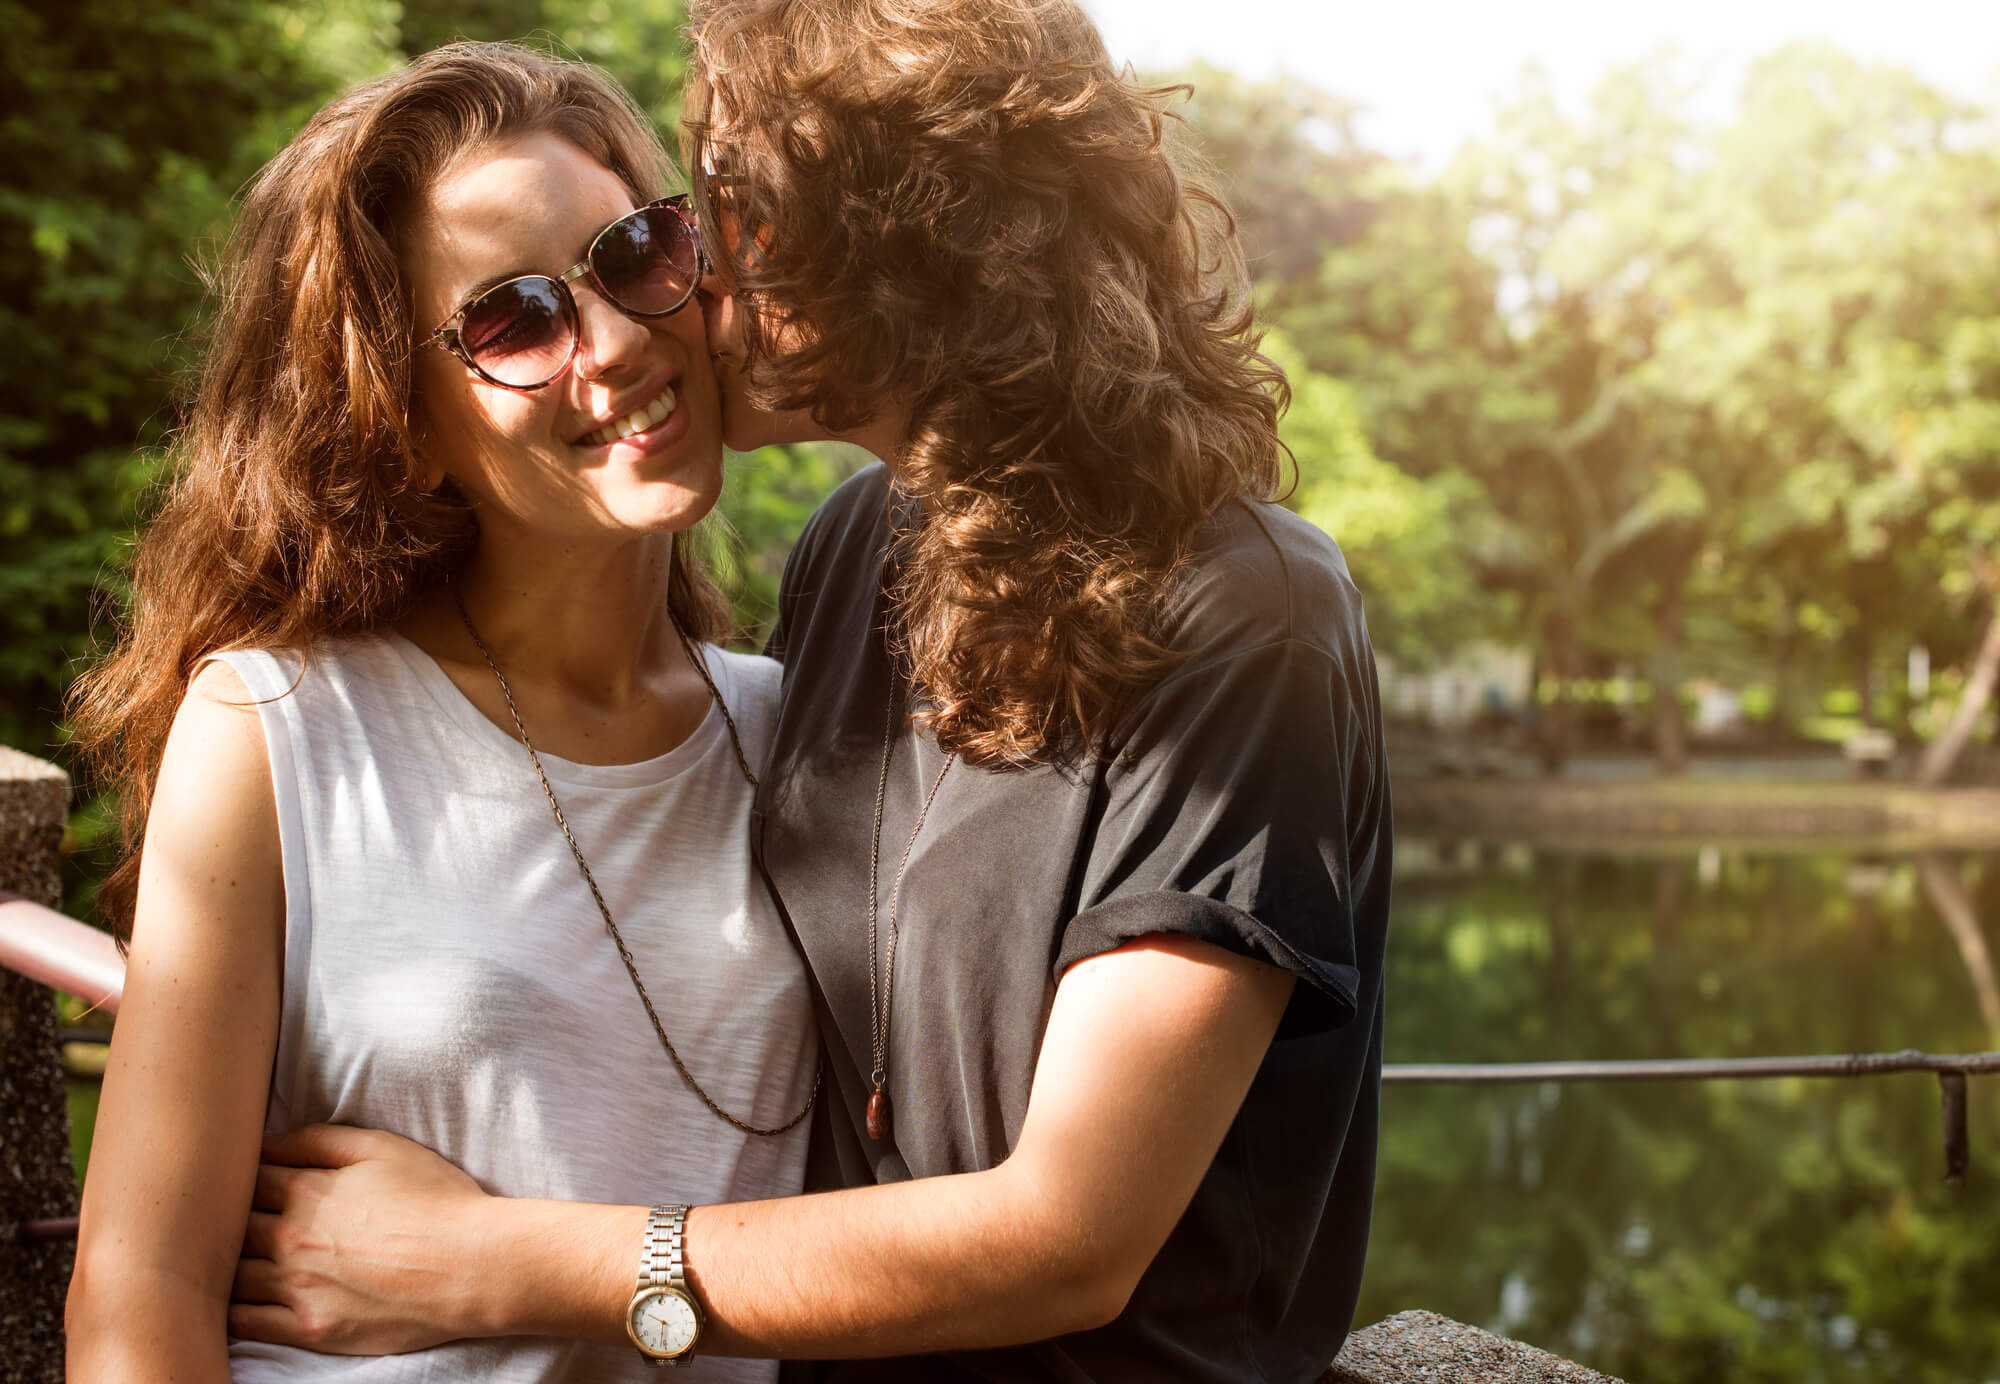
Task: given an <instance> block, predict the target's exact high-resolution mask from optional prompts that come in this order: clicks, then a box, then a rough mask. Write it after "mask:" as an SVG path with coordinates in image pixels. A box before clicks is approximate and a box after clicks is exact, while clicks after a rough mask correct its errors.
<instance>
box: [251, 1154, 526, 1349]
mask: <svg viewBox="0 0 2000 1384" xmlns="http://www.w3.org/2000/svg"><path fill="white" fill-rule="evenodd" d="M495 1200H496V1199H495V1198H493V1197H491V1196H489V1195H488V1194H487V1193H486V1192H485V1191H484V1190H482V1189H481V1188H480V1186H479V1184H478V1183H476V1182H474V1181H473V1180H472V1178H471V1177H469V1176H467V1175H466V1174H465V1173H464V1172H462V1171H460V1170H459V1169H458V1168H456V1167H453V1166H452V1165H451V1164H450V1163H448V1162H446V1161H445V1160H444V1159H443V1158H440V1157H439V1156H438V1155H437V1154H435V1153H433V1152H431V1151H430V1150H429V1149H427V1148H425V1147H423V1145H421V1144H415V1143H412V1142H410V1141H409V1140H408V1139H403V1138H400V1137H398V1136H396V1135H394V1134H384V1133H381V1132H379V1131H376V1130H367V1129H347V1128H342V1127H340V1126H336V1125H308V1126H306V1127H305V1128H303V1129H300V1130H296V1131H294V1132H293V1133H291V1134H288V1135H284V1136H282V1137H280V1138H276V1139H272V1140H269V1141H267V1142H266V1143H265V1146H264V1162H263V1163H262V1165H260V1166H259V1167H258V1169H257V1192H256V1200H255V1203H254V1209H253V1210H252V1213H251V1216H250V1224H249V1228H248V1231H247V1232H246V1234H245V1236H244V1240H243V1258H242V1261H241V1262H240V1263H239V1264H238V1266H237V1271H236V1281H235V1285H234V1287H233V1288H232V1290H231V1293H230V1298H231V1301H230V1304H229V1330H230V1333H231V1334H232V1335H236V1336H244V1337H248V1338H250V1339H251V1340H257V1341H269V1342H273V1343H275V1344H279V1345H289V1346H300V1347H303V1348H305V1349H308V1350H316V1351H320V1352H322V1353H326V1354H333V1355H394V1354H399V1353H401V1352H404V1351H412V1350H424V1349H427V1348H429V1347H431V1346H435V1345H439V1344H441V1343H443V1342H445V1341H450V1340H456V1339H458V1338H459V1337H462V1336H471V1335H481V1334H485V1331H486V1325H487V1324H486V1323H485V1322H484V1321H483V1320H482V1319H481V1313H480V1307H481V1303H480V1294H479V1292H478V1285H479V1284H480V1282H481V1281H482V1277H483V1276H482V1275H481V1273H480V1272H479V1267H480V1260H481V1249H480V1245H479V1239H480V1235H479V1231H480V1227H481V1224H482V1221H483V1220H484V1219H485V1215H484V1213H485V1209H486V1208H487V1207H489V1206H490V1205H491V1204H492V1203H493V1202H494V1201H495Z"/></svg>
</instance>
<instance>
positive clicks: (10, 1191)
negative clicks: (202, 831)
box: [0, 745, 76, 1384]
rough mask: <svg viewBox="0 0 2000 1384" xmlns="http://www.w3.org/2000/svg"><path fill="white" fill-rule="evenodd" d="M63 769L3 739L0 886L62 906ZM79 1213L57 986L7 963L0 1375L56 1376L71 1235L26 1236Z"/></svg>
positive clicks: (0, 1110)
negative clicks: (30, 1225)
mask: <svg viewBox="0 0 2000 1384" xmlns="http://www.w3.org/2000/svg"><path fill="white" fill-rule="evenodd" d="M68 810H69V780H68V778H66V777H65V776H64V774H63V772H62V770H60V769H58V768H56V767H55V766H54V765H52V764H45V763H43V762H42V761H41V760H39V759H31V758H29V757H28V756H27V755H24V754H22V753H20V752H19V751H17V750H10V749H8V748H6V747H5V746H4V745H0V889H5V890H8V891H10V892H12V893H15V894H19V895H20V896H21V897H23V898H26V899H33V900H34V901H35V902H37V903H42V904H47V905H48V906H49V907H51V908H54V907H58V906H60V905H61V903H62V882H61V878H60V876H59V875H58V874H57V868H56V862H57V848H58V846H59V844H60V842H61V841H62V831H63V819H64V817H65V815H66V814H67V813H68ZM75 1214H76V1176H75V1173H74V1171H73V1169H72V1167H71V1163H70V1152H69V1107H68V1106H67V1104H66V1103H65V1102H64V1099H63V1081H62V1065H61V1058H60V1056H59V1054H58V1051H57V1048H56V1014H55V1001H54V996H53V995H52V994H51V993H50V992H49V991H48V990H46V989H44V988H43V987H41V986H40V985H37V984H35V983H34V982H33V981H31V980H26V979H24V978H22V977H20V976H17V975H15V974H13V973H12V972H11V971H5V970H0V1384H59V1382H60V1381H61V1379H62V1372H63V1371H62V1314H63V1296H64V1294H65V1293H66V1292H67V1291H68V1288H69V1271H70V1263H71V1258H72V1255H73V1253H74V1246H73V1245H72V1244H71V1243H70V1242H68V1241H66V1240H65V1241H47V1242H42V1243H38V1244H24V1243H22V1242H20V1240H19V1239H18V1236H17V1228H18V1226H19V1225H20V1223H21V1222H22V1221H24V1220H39V1219H42V1218H45V1217H54V1216H74V1215H75Z"/></svg>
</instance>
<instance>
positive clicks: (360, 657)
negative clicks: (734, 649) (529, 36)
mask: <svg viewBox="0 0 2000 1384" xmlns="http://www.w3.org/2000/svg"><path fill="white" fill-rule="evenodd" d="M665 173H666V159H665V156H664V151H663V150H662V149H661V148H660V147H659V141H658V138H657V136H656V135H655V134H654V133H653V132H652V131H651V129H650V128H649V127H648V125H647V124H646V122H645V121H644V119H643V117H641V116H640V115H639V113H638V112H637V110H636V109H635V108H634V106H633V105H632V103H631V101H630V99H629V98H628V97H626V96H625V94H624V93H623V92H622V91H620V90H619V89H618V88H617V87H616V85H615V84H613V83H612V82H611V81H610V80H609V79H608V78H606V77H605V76H604V75H603V74H601V73H599V72H596V71H594V70H593V69H590V68H588V67H585V66H583V65H581V64H577V63H568V62H559V61H556V60H554V59H551V58H549V57H547V56H545V55H541V54H537V53H534V52H531V51H528V50H526V49H521V48H516V47H511V46H507V45H455V46H453V47H450V48H446V49H443V50H440V51H439V52H436V53H433V54H430V55H428V56H427V57H425V58H423V59H421V60H419V61H418V62H416V63H413V64H411V65H410V66H408V67H406V68H404V69H402V70H401V71H398V72H396V73H393V74H391V75H389V76H387V77H384V78H382V79H381V80H379V81H376V82H373V83H370V84H368V85H366V86H363V87H361V88H358V89H356V90H354V91H352V92H349V93H348V94H347V95H345V96H343V97H341V98H339V99H338V100H336V101H334V102H333V103H331V104H330V105H328V106H327V107H326V108H325V109H324V110H322V111H320V112H319V114H318V115H317V116H315V117H314V118H313V120H312V121H311V122H310V123H309V124H308V125H307V126H306V128H305V129H304V130H303V131H302V132H301V133H300V134H299V135H298V137H297V138H296V139H294V140H293V141H292V142H291V143H290V144H289V145H287V146H286V148H285V149H284V150H283V151H282V152H281V153H280V154H279V155H278V156H277V157H276V158H275V159H273V160H272V161H271V163H270V164H269V165H268V166H267V167H266V168H265V169H264V171H263V172H262V173H261V174H260V176H259V177H258V179H257V181H256V183H255V184H254V185H253V186H252V188H251V189H250V191H249V193H248V195H247V196H246V198H245V201H244V206H243V209H242V212H241V214H240V216H239V218H238V221H237V226H236V229H235V232H234V236H233V239H232V242H231V246H230V249H229V252H228V254H227V255H226V257H225V263H224V265H223V266H222V272H221V275H220V284H221V288H222V304H221V308H222V310H221V312H220V314H219V320H218V324H217V328H216V331H215V333H214V339H213V342H212V344H211V348H210V351H209V355H208V358H207V360H206V362H205V364H204V369H203V372H202V378H201V390H200V394H199V397H198V399H197V400H196V403H195V406H194V409H193V412H192V415H191V417H190V419H189V425H188V427H187V429H186V430H185V432H184V434H183V436H182V438H181V439H180V447H179V454H178V456H177V458H176V461H177V465H176V467H175V471H174V481H173V486H172V489H171V490H170V492H169V493H168V495H167V497H166V500H165V503H164V505H163V507H162V509H161V511H160V513H159V514H158V516H157V517H156V518H155V519H154V521H153V522H152V523H151V525H149V527H148V529H147V531H146V533H145V535H144V537H143V538H142V540H141V543H140V546H139V551H138V556H137V561H136V563H135V565H134V570H133V574H132V587H133V594H134V599H133V618H132V621H131V624H130V627H129V629H128V630H126V631H125V633H124V635H123V637H122V638H121V640H120V641H119V644H118V647H117V648H116V649H115V650H114V651H113V652H112V654H111V656H110V657H109V658H108V659H107V660H106V661H105V662H104V663H103V664H101V665H100V666H99V667H98V668H97V669H95V670H94V671H93V672H92V673H91V675H90V676H89V677H87V678H86V679H85V681H84V683H83V689H82V700H81V703H80V706H79V715H78V723H79V727H80V729H81V731H82V734H83V737H84V739H85V741H86V743H87V744H88V745H90V746H91V747H92V748H93V749H95V750H96V751H97V752H98V754H99V756H100V762H101V763H102V764H103V766H104V767H105V769H106V770H107V771H108V772H109V773H110V774H112V775H113V776H115V778H116V779H117V780H118V781H119V782H120V786H121V787H122V788H123V790H124V792H123V797H124V800H125V802H126V803H127V804H128V805H130V806H131V807H132V808H134V809H135V812H134V816H135V819H137V820H135V826H136V825H138V824H139V823H140V822H143V826H144V835H143V847H142V849H141V850H139V851H135V852H133V853H132V854H131V855H130V857H129V859H128V860H127V861H126V863H125V865H124V867H123V868H122V869H121V870H120V871H119V873H118V874H117V875H116V876H115V877H114V879H113V880H112V881H111V884H110V886H109V887H108V893H109V896H110V900H111V901H113V911H114V912H116V911H124V912H126V913H127V915H128V916H129V917H130V919H131V929H130V952H129V965H128V969H127V973H126V986H125V994H124V1000H123V1005H122V1011H121V1013H120V1015H119V1020H118V1035H117V1039H116V1041H115V1042H114V1043H113V1044H112V1046H111V1056H110V1067H109V1070H108V1071H107V1073H106V1075H105V1082H104V1095H103V1103H102V1107H101V1110H100V1113H99V1117H98V1124H97V1133H96V1138H95V1141H94V1146H93V1149H92V1158H91V1165H90V1177H89V1181H88V1185H87V1187H86V1189H85V1192H84V1198H83V1218H82V1229H81V1236H80V1240H79V1244H78V1247H77V1260H76V1271H75V1274H74V1277H73V1278H72V1280H71V1285H70V1294H69V1364H68V1377H69V1379H70V1380H71V1381H72V1382H73V1384H84V1381H98V1380H104V1381H120V1382H121V1384H124V1382H125V1381H132V1380H177V1381H182V1382H183V1384H188V1382H189V1381H203V1380H209V1381H212V1380H227V1379H234V1380H238V1381H250V1380H325V1379H336V1378H337V1379H341V1380H345V1381H350V1382H351V1384H361V1382H362V1381H370V1382H371V1384H389V1382H390V1381H397V1382H403V1384H415V1381H419V1380H428V1381H444V1380H479V1381H502V1382H503V1384H556V1381H564V1380H575V1381H586V1380H588V1381H593V1382H595V1381H605V1380H614V1379H621V1378H639V1377H643V1376H644V1375H645V1374H646V1373H647V1368H646V1366H645V1365H644V1363H643V1362H641V1361H640V1360H638V1359H637V1358H636V1357H634V1356H633V1355H632V1353H631V1352H630V1351H629V1350H618V1351H612V1350H609V1349H607V1348H605V1347H602V1346H598V1345H593V1344H590V1343H587V1342H579V1341H557V1340H539V1341H534V1340H523V1339H511V1340H493V1341H462V1342H456V1343H453V1344H450V1345H442V1346H440V1347H439V1348H438V1349H435V1350H427V1351H424V1352H422V1353H420V1354H415V1355H402V1356H395V1357H390V1358H384V1359H377V1360H352V1359H339V1358H335V1357H332V1356H328V1355H323V1354H316V1353H313V1352H311V1351H310V1350H301V1349H297V1348H294V1347H290V1346H285V1345H282V1344H274V1343H261V1342H255V1341H247V1340H236V1341H229V1340H227V1339H226V1337H225V1319H226V1310H227V1303H228V1300H229V1295H230V1287H231V1280H232V1278H233V1276H234V1274H235V1272H236V1263H237V1257H238V1254H239V1253H240V1250H241V1247H242V1245H243V1242H244V1234H245V1226H246V1223H248V1222H249V1221H250V1220H251V1201H252V1193H253V1189H254V1185H255V1179H256V1176H257V1164H258V1149H259V1143H260V1139H261V1137H262V1136H263V1135H265V1134H266V1133H274V1134H275V1133H280V1132H283V1131H286V1130H290V1129H293V1128H295V1127H297V1126H298V1125H300V1124H303V1123H306V1122H309V1121H337V1122H341V1123H346V1124H367V1125H374V1126H378V1127H383V1128H387V1129H393V1130H395V1131H397V1132H398V1133H400V1134H404V1135H407V1136H409V1137H411V1138H415V1139H422V1140H424V1141H425V1142H426V1143H428V1144H431V1145H434V1146H435V1147H437V1148H438V1149H440V1150H442V1151H443V1152H444V1153H446V1154H447V1155H448V1156H449V1157H451V1158H452V1159H453V1161H454V1162H456V1163H457V1164H459V1165H460V1166H462V1167H464V1168H465V1169H466V1170H467V1171H468V1172H469V1173H470V1174H471V1175H473V1176H475V1177H477V1178H478V1179H479V1182H480V1185H482V1186H484V1187H486V1188H487V1189H489V1190H491V1191H494V1192H501V1193H507V1194H511V1195H514V1196H539V1197H571V1198H578V1199H587V1200H596V1201H617V1200H625V1199H630V1198H633V1197H646V1196H660V1195H671V1196H678V1197H681V1198H683V1199H694V1200H713V1201H730V1200H739V1199H744V1198H748V1197H758V1196H765V1197H769V1196H780V1195H785V1194H789V1193H794V1192H796V1191H797V1190H798V1189H799V1186H800V1183H801V1180H802V1178H803V1174H804V1169H805V1161H806V1144H807V1137H808V1130H807V1126H806V1125H805V1124H804V1122H803V1119H802V1116H803V1113H804V1111H805V1108H806V1107H807V1105H808V1104H809V1103H810V1101H811V1098H812V1093H813V1092H814V1091H815V1090H816V1086H815V1082H814V1067H815V1062H816V1047H817V1045H816V1043H815V1041H814V1035H813V1031H812V1029H813V1020H812V1010H811V1004H810V1000H809V997H808V988H807V980H806V976H805V971H804V967H803V966H802V965H801V964H800V960H799V957H798V954H797V952H796V951H795V950H794V948H793V947H792V946H791V944H790V941H789V939H788V938H787V936H786V932H785V928H784V925H783V923H782V922H781V920H780V918H779V916H778V913H777V911H776V908H775V907H774V905H773V904H772V902H771V900H770V898H769V895H768V893H767V892H766V890H765V889H764V888H763V886H762V884H761V882H760V881H759V879H758V876H757V872H756V869H755V867H754V865H753V864H752V861H751V858H750V851H749V848H748V840H747V827H748V821H749V814H750V808H751V794H752V790H753V783H752V778H753V776H754V774H755V773H756V771H757V768H758V767H759V766H761V763H762V761H763V759H764V756H765V753H766V750H767V747H768V745H769V743H770V737H771V733H772V729H773V724H774V716H775V712H776V708H777V693H778V669H777V666H776V665H775V664H773V663H771V662H769V661H768V660H765V659H760V658H751V657H747V656H744V655H740V654H733V653H726V652H724V651H722V650H721V649H718V648H716V647H714V646H713V644H710V643H707V642H706V641H708V640H711V639H715V638H718V637H720V636H721V635H722V634H723V633H724V631H725V630H726V629H727V627H728V611H727V606H726V605H725V604H724V603H723V601H722V600H721V598H720V593H719V592H718V591H717V590H716V588H715V586H714V584H713V583H712V582H711V581H710V580H709V579H708V577H707V575H706V574H705V573H704V571H703V570H702V567H701V565H700V564H699V562H697V561H696V560H695V559H694V558H693V556H692V555H691V552H690V548H689V545H688V544H687V543H686V542H685V541H684V540H685V538H686V536H687V535H688V533H689V531H690V530H691V529H692V528H693V526H694V525H695V524H696V523H697V522H698V521H700V519H701V518H702V517H703V516H704V515H705V514H707V513H708V511H709V510H710V508H711V507H712V506H713V505H714V504H715V501H716V497H717V495H718V494H719V492H720V489H721V484H722V445H721V437H720V433H721V408H720V399H719V397H718V394H717V391H716V387H715V376H714V371H713V367H712V364H711V362H710V358H709V353H708V344H707V337H706V334H705V333H704V331H703V327H702V320H701V314H700V312H699V311H698V310H697V309H696V308H695V307H694V306H693V304H694V293H695V289H696V286H697V284H698V282H699V279H700V273H699V268H700V254H699V245H700V238H699V232H698V230H697V229H696V227H695V226H694V224H693V218H692V216H691V214H690V213H689V212H688V211H687V209H686V207H685V205H684V204H683V203H682V202H681V201H680V200H679V199H676V198H667V197H663V196H662V195H661V194H662V193H663V191H664V187H663V185H662V184H663V181H664V175H665ZM558 803H560V810H558ZM134 835H135V838H136V836H137V833H136V832H135V833H134ZM135 894H136V904H135V906H134V907H132V908H126V909H123V910H120V909H119V908H118V906H117V905H118V904H120V903H127V902H129V901H130V900H132V898H133V896H134V895H135ZM607 933H609V934H610V935H607ZM677 1068H678V1070H677ZM667 1130H671V1131H673V1136H674V1137H673V1138H672V1139H671V1140H668V1139H664V1138H661V1137H660V1135H661V1133H662V1132H663V1131H667ZM676 1189H678V1190H676ZM404 1229H406V1230H409V1229H412V1227H407V1226H406V1227H404ZM715 1372H716V1373H717V1375H718V1377H727V1378H733V1379H741V1380H745V1381H751V1380H765V1381H768V1380H771V1379H773V1378H774V1377H775V1375H776V1372H777V1367H776V1365H775V1364H772V1363H770V1362H768V1361H764V1362H760V1361H755V1360H737V1361H719V1362H716V1366H715ZM0 1373H5V1371H4V1370H0Z"/></svg>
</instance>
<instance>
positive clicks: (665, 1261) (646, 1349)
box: [625, 1206, 701, 1366]
mask: <svg viewBox="0 0 2000 1384" xmlns="http://www.w3.org/2000/svg"><path fill="white" fill-rule="evenodd" d="M688 1209H689V1208H688V1207H686V1206H655V1207H654V1208H653V1209H652V1210H651V1211H650V1212H648V1213H647V1215H646V1239H645V1242H644V1244H643V1245H642V1246H641V1247H640V1250H639V1286H638V1287H637V1288H635V1289H634V1290H633V1292H632V1301H631V1303H630V1304H629V1305H628V1306H627V1307H626V1308H625V1333H626V1334H627V1335H628V1336H630V1337H631V1338H632V1344H633V1345H635V1346H637V1347H638V1348H639V1354H640V1356H641V1357H643V1358H644V1360H645V1361H646V1363H647V1364H649V1365H654V1366H668V1365H677V1366H678V1365H692V1364H693V1363H694V1343H695V1341H696V1339H697V1338H698V1337H699V1336H700V1335H701V1309H700V1308H699V1307H697V1306H695V1301H694V1294H692V1293H690V1292H689V1291H688V1286H687V1275H686V1265H685V1263H684V1262H683V1260H682V1257H681V1236H682V1235H683V1233H684V1232H685V1231H686V1229H687V1214H688Z"/></svg>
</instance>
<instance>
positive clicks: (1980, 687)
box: [1917, 606, 2000, 788]
mask: <svg viewBox="0 0 2000 1384" xmlns="http://www.w3.org/2000/svg"><path fill="white" fill-rule="evenodd" d="M1996 677H2000V606H1995V607H1994V610H1993V613H1992V614H1991V615H1989V616H1987V617H1986V633H1985V635H1984V636H1983V637H1982V638H1981V639H1980V641H1979V652H1978V654H1977V655H1975V656H1974V658H1973V660H1972V676H1971V677H1969V678H1967V679H1966V680H1965V689H1964V690H1963V691H1962V692H1960V693H1959V696H1958V707H1957V709H1956V710H1955V711H1953V712H1952V713H1951V722H1950V724H1949V725H1947V726H1946V727H1945V728H1944V734H1942V735H1940V736H1939V737H1938V738H1937V739H1935V740H1933V741H1932V742H1931V745H1930V748H1929V749H1927V750H1925V751H1924V758H1923V762H1922V763H1921V764H1919V765H1918V766H1917V782H1918V783H1919V784H1921V785H1922V786H1923V787H1925V788H1936V787H1938V786H1939V785H1941V784H1943V783H1944V782H1945V780H1947V779H1949V778H1950V777H1951V771H1952V767H1953V766H1954V765H1956V764H1957V763H1958V757H1959V755H1960V754H1961V753H1963V752H1964V750H1965V747H1966V745H1967V744H1968V743H1969V742H1970V741H1971V739H1972V732H1973V729H1974V728H1975V727H1977V726H1978V724H1979V717H1980V715H1981V714H1982V713H1983V712H1984V711H1985V710H1986V704H1987V703H1988V702H1990V701H1992V700H1993V683H1994V680H1995V678H1996Z"/></svg>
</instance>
